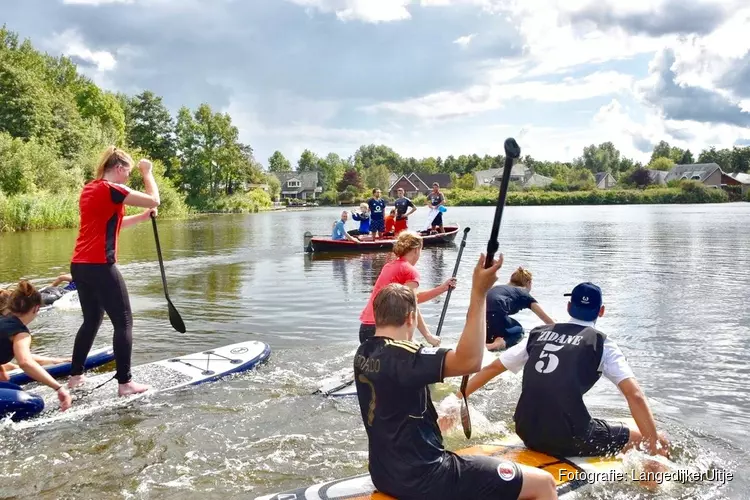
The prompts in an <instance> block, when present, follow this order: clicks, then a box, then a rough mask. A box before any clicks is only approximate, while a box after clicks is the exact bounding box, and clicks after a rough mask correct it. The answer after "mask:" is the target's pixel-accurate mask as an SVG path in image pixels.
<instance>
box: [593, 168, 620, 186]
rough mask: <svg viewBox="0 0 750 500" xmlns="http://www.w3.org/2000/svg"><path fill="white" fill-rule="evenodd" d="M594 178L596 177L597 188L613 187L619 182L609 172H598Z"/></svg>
mask: <svg viewBox="0 0 750 500" xmlns="http://www.w3.org/2000/svg"><path fill="white" fill-rule="evenodd" d="M594 179H596V187H597V189H612V188H613V187H615V185H616V184H617V181H616V180H615V178H614V177H612V174H610V173H609V172H597V173H596V174H594Z"/></svg>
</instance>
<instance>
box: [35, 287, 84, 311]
mask: <svg viewBox="0 0 750 500" xmlns="http://www.w3.org/2000/svg"><path fill="white" fill-rule="evenodd" d="M51 309H60V310H66V311H68V310H74V309H78V310H80V309H81V302H80V301H79V300H78V290H72V291H70V292H68V293H66V294H64V295H63V296H62V297H60V298H59V299H57V300H56V301H54V302H53V303H51V304H50V305H48V306H44V307H41V308H39V311H40V312H43V311H49V310H51Z"/></svg>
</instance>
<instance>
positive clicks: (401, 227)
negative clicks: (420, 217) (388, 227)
mask: <svg viewBox="0 0 750 500" xmlns="http://www.w3.org/2000/svg"><path fill="white" fill-rule="evenodd" d="M396 194H397V195H398V198H396V201H394V202H393V206H394V207H396V224H395V227H394V232H395V234H396V236H398V235H399V233H400V232H401V231H406V230H407V229H408V225H409V223H408V219H409V216H410V215H411V214H413V213H414V212H416V211H417V207H416V206H414V203H413V202H412V201H411V200H410V199H409V198H407V197H406V196H404V189H403V188H398V189H397V190H396ZM410 207H411V210H409V208H410ZM407 210H409V212H408V213H407V212H406V211H407Z"/></svg>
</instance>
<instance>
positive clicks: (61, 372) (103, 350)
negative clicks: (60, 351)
mask: <svg viewBox="0 0 750 500" xmlns="http://www.w3.org/2000/svg"><path fill="white" fill-rule="evenodd" d="M113 359H115V352H114V350H113V349H112V346H109V347H100V348H99V349H94V350H93V351H90V352H89V355H88V357H87V358H86V361H85V362H84V363H83V367H84V368H85V369H86V370H90V369H92V368H96V367H97V366H101V365H103V364H106V363H109V362H110V361H112V360H113ZM42 368H44V369H45V370H47V372H48V373H49V374H50V375H52V376H53V377H65V376H67V375H70V369H71V368H72V365H71V363H58V364H55V365H44V366H42ZM8 375H9V376H10V380H8V382H12V383H14V384H18V385H23V384H28V383H29V382H34V379H32V378H31V377H29V376H28V375H27V374H26V373H25V372H24V371H23V370H21V369H20V368H17V369H15V370H11V371H9V372H8Z"/></svg>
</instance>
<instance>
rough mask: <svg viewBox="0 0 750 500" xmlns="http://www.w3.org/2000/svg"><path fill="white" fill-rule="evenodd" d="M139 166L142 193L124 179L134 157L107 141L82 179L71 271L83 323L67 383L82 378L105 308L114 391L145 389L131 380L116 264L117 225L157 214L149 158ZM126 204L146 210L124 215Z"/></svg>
mask: <svg viewBox="0 0 750 500" xmlns="http://www.w3.org/2000/svg"><path fill="white" fill-rule="evenodd" d="M138 169H139V170H140V171H141V175H142V176H143V184H144V186H145V191H146V192H145V193H141V192H138V191H133V190H131V189H130V188H128V187H126V186H125V185H124V183H125V182H127V181H128V178H129V177H130V172H131V171H132V170H133V160H132V159H131V158H130V155H128V154H127V153H126V152H125V151H123V150H121V149H118V148H115V147H114V146H111V147H109V148H108V149H107V150H106V151H105V153H104V155H103V156H102V158H101V160H100V162H99V165H98V166H97V169H96V179H95V180H94V181H92V182H90V183H88V184H86V186H84V188H83V191H82V192H81V196H80V200H79V207H80V214H81V215H80V220H81V223H80V228H79V230H78V239H77V240H76V246H75V250H74V252H73V258H72V259H71V264H70V274H71V275H72V277H73V279H74V280H75V282H76V285H77V287H78V299H79V302H80V304H81V310H82V311H83V324H82V325H81V327H80V329H79V330H78V333H77V335H76V339H75V344H74V345H73V362H72V367H71V377H70V380H69V381H68V386H69V387H70V388H71V389H72V388H74V387H76V386H79V385H81V384H82V383H83V382H84V378H83V364H84V362H85V361H86V357H87V356H88V353H89V351H90V350H91V346H92V345H93V343H94V338H95V337H96V334H97V332H98V331H99V327H100V326H101V324H102V319H103V318H104V313H105V312H106V313H107V316H109V319H110V321H111V322H112V326H113V327H114V336H113V340H112V344H113V348H114V353H115V364H116V366H117V373H116V375H115V377H116V378H117V382H118V383H119V387H118V391H117V392H118V394H119V395H120V396H127V395H130V394H137V393H141V392H145V391H147V390H148V389H149V386H147V385H143V384H140V383H137V382H134V381H133V380H131V374H130V357H131V353H132V350H133V316H132V313H131V310H130V298H129V296H128V289H127V287H126V286H125V281H124V280H123V278H122V275H121V274H120V271H119V269H118V268H117V264H116V262H117V250H118V240H119V236H120V228H121V227H128V226H132V225H134V224H137V223H139V222H145V221H147V220H149V218H150V217H151V214H152V213H154V214H156V207H158V206H159V203H160V200H159V188H158V187H157V186H156V180H155V179H154V175H153V172H152V169H153V166H152V164H151V162H150V161H148V160H141V161H140V162H139V163H138ZM126 205H131V206H136V207H142V208H145V209H146V210H145V211H144V212H143V213H141V214H139V215H130V216H125V206H126Z"/></svg>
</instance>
